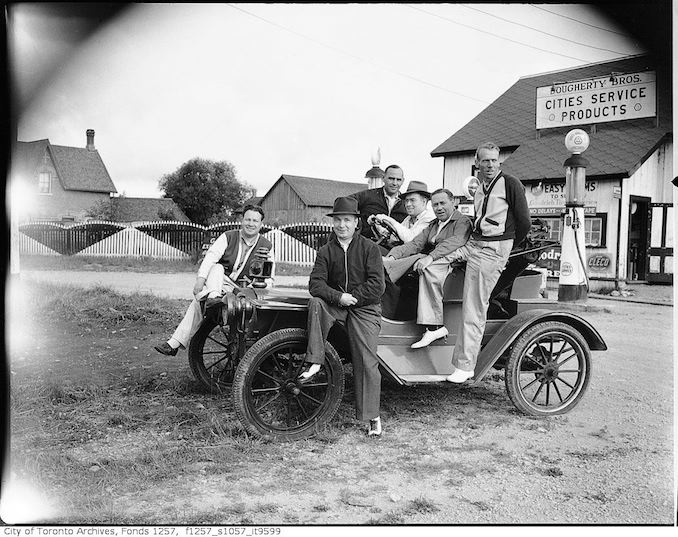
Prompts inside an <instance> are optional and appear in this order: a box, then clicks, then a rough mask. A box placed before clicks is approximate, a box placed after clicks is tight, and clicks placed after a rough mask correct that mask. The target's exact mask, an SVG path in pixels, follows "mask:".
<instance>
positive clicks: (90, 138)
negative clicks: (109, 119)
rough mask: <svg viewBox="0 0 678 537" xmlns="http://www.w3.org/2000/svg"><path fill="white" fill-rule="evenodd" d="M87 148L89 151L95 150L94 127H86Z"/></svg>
mask: <svg viewBox="0 0 678 537" xmlns="http://www.w3.org/2000/svg"><path fill="white" fill-rule="evenodd" d="M87 149H88V150H89V151H96V147H94V129H87Z"/></svg>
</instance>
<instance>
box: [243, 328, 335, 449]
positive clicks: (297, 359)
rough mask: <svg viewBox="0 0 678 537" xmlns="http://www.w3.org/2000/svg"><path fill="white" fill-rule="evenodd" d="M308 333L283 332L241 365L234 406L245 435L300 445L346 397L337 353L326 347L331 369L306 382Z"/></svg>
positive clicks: (259, 343) (327, 365) (262, 342)
mask: <svg viewBox="0 0 678 537" xmlns="http://www.w3.org/2000/svg"><path fill="white" fill-rule="evenodd" d="M307 341H308V339H307V334H306V330H303V329H301V328H286V329H283V330H277V331H276V332H273V333H271V334H268V335H267V336H265V337H263V338H262V339H260V340H259V341H257V342H256V343H255V344H254V345H252V347H250V349H249V350H248V351H247V353H245V356H244V357H243V359H242V360H241V361H240V363H239V364H238V367H237V369H236V372H235V378H234V380H233V392H232V397H233V404H234V407H235V411H236V415H237V416H238V419H239V420H240V423H241V424H242V425H243V427H244V428H245V430H246V431H247V432H248V433H250V434H252V435H254V436H257V437H263V438H266V439H269V440H283V441H286V440H300V439H303V438H308V437H310V436H313V435H315V434H317V433H319V432H320V431H322V430H323V429H324V428H325V427H326V426H327V424H328V423H329V421H330V420H331V419H332V417H333V416H334V415H335V414H336V412H337V410H338V408H339V405H340V404H341V400H342V397H343V395H344V369H343V364H342V362H341V359H340V358H339V355H338V354H337V351H336V350H335V349H334V347H333V346H332V345H331V344H330V343H329V342H326V343H325V363H324V364H323V365H322V366H321V369H320V371H319V372H318V373H316V375H314V376H313V377H311V378H310V379H308V380H307V381H301V380H300V379H299V375H300V373H301V372H303V371H305V370H306V369H307V368H308V366H309V365H310V364H309V363H308V362H305V357H306V345H307Z"/></svg>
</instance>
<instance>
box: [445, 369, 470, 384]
mask: <svg viewBox="0 0 678 537" xmlns="http://www.w3.org/2000/svg"><path fill="white" fill-rule="evenodd" d="M472 376H473V371H464V370H463V369H455V370H454V373H452V374H451V375H449V376H447V377H445V380H446V381H448V382H454V383H456V384H461V383H462V382H464V381H466V380H468V379H470V378H471V377H472Z"/></svg>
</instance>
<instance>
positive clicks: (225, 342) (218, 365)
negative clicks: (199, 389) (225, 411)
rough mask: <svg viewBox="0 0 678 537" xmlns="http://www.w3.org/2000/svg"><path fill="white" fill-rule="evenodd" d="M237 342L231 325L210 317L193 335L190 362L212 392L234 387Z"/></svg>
mask: <svg viewBox="0 0 678 537" xmlns="http://www.w3.org/2000/svg"><path fill="white" fill-rule="evenodd" d="M235 351H236V344H235V342H234V341H233V338H232V337H230V334H229V327H228V326H221V325H219V324H218V323H217V322H216V321H215V320H213V319H210V318H206V319H205V320H204V321H203V322H202V324H201V325H200V328H198V331H197V332H196V333H195V335H194V336H193V338H191V343H190V344H189V346H188V362H189V364H190V366H191V371H193V375H194V376H195V378H196V379H198V380H199V381H200V383H201V384H202V385H203V386H204V387H205V388H207V389H208V390H209V391H210V392H211V393H224V392H225V391H227V390H229V389H230V388H231V385H232V384H233V376H234V374H235V368H236V366H237V363H236V360H235V359H234V356H236V354H237V353H236V352H235Z"/></svg>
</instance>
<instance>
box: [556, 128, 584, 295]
mask: <svg viewBox="0 0 678 537" xmlns="http://www.w3.org/2000/svg"><path fill="white" fill-rule="evenodd" d="M588 146H589V136H588V134H586V132H585V131H583V130H581V129H573V130H571V131H570V132H568V133H567V135H566V136H565V147H567V150H568V151H569V152H570V153H571V155H570V157H569V158H568V159H567V160H566V161H565V162H564V163H563V166H564V167H565V211H564V212H563V226H562V230H563V236H562V242H561V254H560V279H559V281H558V301H559V302H571V301H575V300H586V298H587V293H588V288H589V285H588V275H587V274H586V249H585V246H584V242H585V236H584V187H585V184H586V167H587V166H588V160H586V159H585V158H584V157H583V156H582V155H581V154H582V153H583V152H584V151H586V149H587V148H588Z"/></svg>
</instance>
